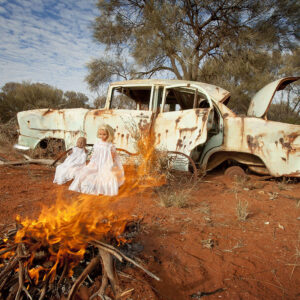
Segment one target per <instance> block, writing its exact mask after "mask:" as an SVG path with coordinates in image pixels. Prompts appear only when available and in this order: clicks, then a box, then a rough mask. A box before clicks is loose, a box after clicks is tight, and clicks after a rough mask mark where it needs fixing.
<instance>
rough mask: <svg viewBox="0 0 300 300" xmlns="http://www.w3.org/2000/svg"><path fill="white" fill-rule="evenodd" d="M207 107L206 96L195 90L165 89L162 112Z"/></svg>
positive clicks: (183, 88)
mask: <svg viewBox="0 0 300 300" xmlns="http://www.w3.org/2000/svg"><path fill="white" fill-rule="evenodd" d="M209 107H210V106H209V102H208V100H207V98H206V96H205V95H204V94H202V93H200V92H199V91H197V90H195V89H192V88H185V87H176V88H170V89H166V101H165V105H164V109H163V111H164V112H170V111H180V110H186V109H193V108H209Z"/></svg>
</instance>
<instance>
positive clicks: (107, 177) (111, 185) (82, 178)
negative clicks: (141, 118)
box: [69, 125, 124, 196]
mask: <svg viewBox="0 0 300 300" xmlns="http://www.w3.org/2000/svg"><path fill="white" fill-rule="evenodd" d="M113 137H114V131H113V129H112V128H111V127H110V126H109V125H103V126H100V127H99V128H98V131H97V138H98V139H97V141H96V143H95V144H94V147H93V154H92V157H91V160H90V162H89V164H88V165H87V166H85V167H84V168H82V169H81V170H80V171H79V172H78V174H77V175H76V176H75V179H74V181H73V182H72V184H71V185H70V187H69V190H71V191H76V192H80V193H83V194H91V195H100V194H103V195H109V196H114V195H117V194H118V191H119V187H120V186H121V185H122V184H123V183H124V169H123V166H122V163H121V161H120V158H119V156H118V154H117V152H116V148H115V146H114V145H113V144H112V141H113Z"/></svg>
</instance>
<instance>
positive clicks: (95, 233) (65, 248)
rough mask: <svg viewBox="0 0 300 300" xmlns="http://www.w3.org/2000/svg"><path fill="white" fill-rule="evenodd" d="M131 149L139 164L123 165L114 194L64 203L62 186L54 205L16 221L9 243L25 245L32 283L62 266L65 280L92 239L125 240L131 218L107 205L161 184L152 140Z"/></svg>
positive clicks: (82, 196)
mask: <svg viewBox="0 0 300 300" xmlns="http://www.w3.org/2000/svg"><path fill="white" fill-rule="evenodd" d="M137 146H138V149H139V150H140V153H141V155H140V157H139V163H138V165H136V166H132V165H131V166H125V175H126V181H125V184H124V185H123V186H122V187H121V188H120V190H119V195H118V196H115V197H109V196H93V195H83V194H80V195H79V196H78V197H77V199H74V198H73V199H66V198H65V197H64V193H63V192H64V187H59V189H58V192H57V200H56V203H55V204H54V205H53V206H50V207H43V208H42V211H41V214H40V215H39V217H38V219H37V220H31V219H29V218H25V219H24V220H21V218H20V217H17V222H19V223H21V225H22V228H21V229H20V230H18V232H17V234H16V236H15V243H17V244H19V243H23V244H24V245H25V246H26V249H27V251H28V254H29V255H30V257H29V259H28V260H27V261H26V262H25V266H27V267H28V270H29V272H28V273H29V276H30V277H31V278H32V279H33V281H34V282H35V284H37V283H38V282H39V280H41V279H42V280H48V279H49V280H50V281H53V280H54V279H55V275H56V273H57V270H58V269H60V270H62V268H63V267H64V265H65V264H67V266H68V269H67V272H68V275H69V276H71V275H72V273H73V268H74V267H75V266H76V265H77V264H78V263H79V262H80V260H82V259H83V257H84V254H85V251H86V248H87V246H88V245H89V243H90V242H92V241H93V240H101V241H109V240H111V239H115V240H117V241H118V243H119V244H120V243H124V242H126V240H125V239H124V237H122V234H123V232H124V230H125V227H126V224H127V223H128V222H129V221H131V220H133V217H132V216H131V215H130V212H128V211H127V212H126V211H124V210H122V211H120V210H116V209H114V208H113V207H112V204H113V203H117V202H119V201H120V200H121V199H126V198H128V197H132V196H134V194H136V193H138V192H141V191H143V190H145V189H146V188H149V187H152V186H158V185H161V184H163V183H165V178H164V176H163V175H161V174H158V172H157V170H154V169H153V166H154V165H155V164H154V163H153V162H154V160H155V155H156V151H155V150H154V146H155V145H154V143H153V140H152V138H151V137H147V138H141V139H140V140H139V141H138V143H137ZM41 253H42V256H43V255H44V256H43V257H42V258H41ZM11 255H12V253H8V254H6V256H5V257H9V256H11ZM2 258H4V256H2ZM45 262H47V263H45ZM39 264H40V265H39Z"/></svg>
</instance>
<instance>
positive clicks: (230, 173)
mask: <svg viewBox="0 0 300 300" xmlns="http://www.w3.org/2000/svg"><path fill="white" fill-rule="evenodd" d="M224 175H225V176H227V177H230V178H234V177H235V176H237V177H245V176H246V173H245V171H244V170H243V169H242V168H241V167H239V166H232V167H229V168H227V169H226V170H225V172H224Z"/></svg>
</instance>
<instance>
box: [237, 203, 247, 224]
mask: <svg viewBox="0 0 300 300" xmlns="http://www.w3.org/2000/svg"><path fill="white" fill-rule="evenodd" d="M236 216H237V218H238V220H239V221H246V220H247V218H248V216H249V211H248V201H246V200H245V201H242V200H240V199H239V200H238V203H237V205H236Z"/></svg>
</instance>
